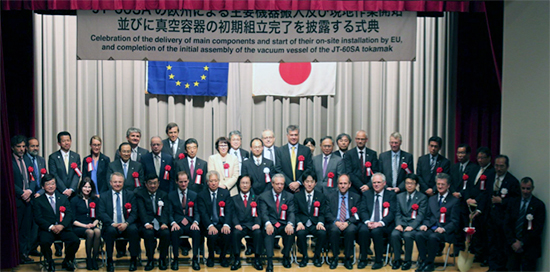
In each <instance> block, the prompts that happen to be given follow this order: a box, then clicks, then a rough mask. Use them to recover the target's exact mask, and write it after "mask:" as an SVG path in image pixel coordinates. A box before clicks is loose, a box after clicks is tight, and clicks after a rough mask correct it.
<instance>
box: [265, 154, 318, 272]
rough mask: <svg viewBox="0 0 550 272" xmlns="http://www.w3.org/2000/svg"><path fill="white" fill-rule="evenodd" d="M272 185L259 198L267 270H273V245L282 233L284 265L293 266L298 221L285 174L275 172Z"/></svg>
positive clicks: (269, 271)
mask: <svg viewBox="0 0 550 272" xmlns="http://www.w3.org/2000/svg"><path fill="white" fill-rule="evenodd" d="M283 149H285V148H283ZM304 150H305V148H304ZM307 152H308V153H310V154H311V150H310V149H309V148H307ZM272 185H273V189H272V190H270V191H266V192H263V193H262V194H261V195H260V199H259V200H258V202H259V206H260V216H261V218H262V224H263V225H264V230H265V232H264V246H265V253H266V255H267V267H266V270H265V271H266V272H273V247H274V243H275V236H276V235H281V236H282V238H283V246H284V248H283V252H282V253H283V267H285V268H290V267H291V266H292V261H291V259H290V249H291V248H292V245H293V244H294V224H295V222H296V220H295V215H294V196H293V195H292V194H291V193H289V192H287V191H285V190H284V188H285V176H284V175H283V174H275V175H274V176H273V181H272Z"/></svg>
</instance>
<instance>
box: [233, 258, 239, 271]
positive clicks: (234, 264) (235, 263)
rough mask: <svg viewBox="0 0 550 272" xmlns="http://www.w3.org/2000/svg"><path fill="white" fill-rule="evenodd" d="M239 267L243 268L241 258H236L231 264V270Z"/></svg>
mask: <svg viewBox="0 0 550 272" xmlns="http://www.w3.org/2000/svg"><path fill="white" fill-rule="evenodd" d="M239 268H241V260H235V262H233V265H232V266H231V270H238V269H239Z"/></svg>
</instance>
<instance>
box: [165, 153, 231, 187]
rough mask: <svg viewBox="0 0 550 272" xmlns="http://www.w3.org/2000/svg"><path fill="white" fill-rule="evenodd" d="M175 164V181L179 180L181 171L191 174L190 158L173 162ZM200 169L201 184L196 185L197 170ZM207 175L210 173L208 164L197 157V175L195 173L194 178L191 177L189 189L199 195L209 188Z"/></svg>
mask: <svg viewBox="0 0 550 272" xmlns="http://www.w3.org/2000/svg"><path fill="white" fill-rule="evenodd" d="M173 164H174V170H175V171H174V180H177V179H178V177H177V175H178V172H179V171H185V172H186V173H187V174H189V175H190V174H191V171H190V170H189V157H187V156H185V158H183V159H181V160H179V159H176V160H175V161H173ZM199 169H202V176H201V184H196V183H195V181H196V179H197V170H199ZM206 173H208V163H207V162H206V161H204V160H201V159H199V158H198V157H195V173H193V176H189V185H188V188H189V189H191V190H192V191H195V192H196V193H197V194H198V193H200V192H201V191H202V190H204V188H206V187H207V186H206ZM220 175H221V173H220Z"/></svg>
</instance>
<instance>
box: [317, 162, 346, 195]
mask: <svg viewBox="0 0 550 272" xmlns="http://www.w3.org/2000/svg"><path fill="white" fill-rule="evenodd" d="M323 164H324V154H319V155H317V156H315V157H313V168H314V169H315V175H317V185H315V187H316V188H319V189H320V190H321V192H327V190H331V191H336V190H338V177H339V176H340V175H342V174H344V173H345V171H346V168H345V166H344V161H343V160H342V158H341V157H340V156H338V155H335V154H334V153H332V154H331V155H330V157H329V160H328V164H327V170H326V173H325V175H323ZM328 173H333V174H334V177H333V178H332V187H331V188H329V187H328Z"/></svg>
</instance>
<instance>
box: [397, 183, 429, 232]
mask: <svg viewBox="0 0 550 272" xmlns="http://www.w3.org/2000/svg"><path fill="white" fill-rule="evenodd" d="M407 196H408V193H407V192H404V193H402V194H397V196H396V198H397V201H396V202H397V211H396V212H395V224H396V225H400V226H402V227H403V228H406V227H409V226H410V227H412V228H413V229H415V230H416V229H417V228H418V227H419V226H420V224H421V223H422V221H424V216H426V212H427V211H428V197H427V196H426V195H425V194H423V193H421V192H415V193H414V196H413V197H412V200H411V205H410V206H407ZM414 204H416V205H418V210H417V211H416V219H413V218H412V212H413V209H412V205H414Z"/></svg>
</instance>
